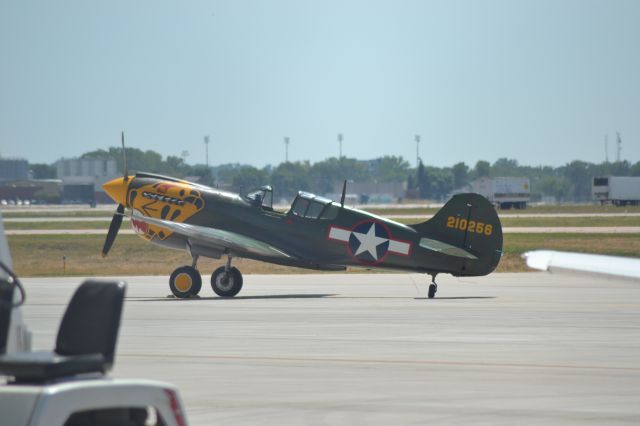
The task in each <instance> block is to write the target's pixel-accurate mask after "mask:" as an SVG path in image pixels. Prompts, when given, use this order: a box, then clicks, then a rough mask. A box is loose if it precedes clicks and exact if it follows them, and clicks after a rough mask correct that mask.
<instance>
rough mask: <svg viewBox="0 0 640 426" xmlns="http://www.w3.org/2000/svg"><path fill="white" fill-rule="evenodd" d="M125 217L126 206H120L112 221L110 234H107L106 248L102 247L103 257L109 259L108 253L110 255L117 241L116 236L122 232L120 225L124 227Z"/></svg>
mask: <svg viewBox="0 0 640 426" xmlns="http://www.w3.org/2000/svg"><path fill="white" fill-rule="evenodd" d="M123 215H124V206H123V205H122V204H118V208H117V210H116V213H115V214H114V215H113V219H111V224H110V225H109V232H107V238H106V239H105V240H104V247H102V257H107V253H109V250H110V249H111V246H112V245H113V242H114V241H115V240H116V235H118V231H119V230H120V225H122V216H123Z"/></svg>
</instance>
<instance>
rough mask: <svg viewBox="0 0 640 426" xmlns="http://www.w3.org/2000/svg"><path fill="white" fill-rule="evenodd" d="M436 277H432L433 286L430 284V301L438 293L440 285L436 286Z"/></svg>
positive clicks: (434, 275)
mask: <svg viewBox="0 0 640 426" xmlns="http://www.w3.org/2000/svg"><path fill="white" fill-rule="evenodd" d="M436 275H438V274H433V275H431V284H429V293H428V296H429V299H433V298H434V297H435V296H436V292H437V291H438V284H436Z"/></svg>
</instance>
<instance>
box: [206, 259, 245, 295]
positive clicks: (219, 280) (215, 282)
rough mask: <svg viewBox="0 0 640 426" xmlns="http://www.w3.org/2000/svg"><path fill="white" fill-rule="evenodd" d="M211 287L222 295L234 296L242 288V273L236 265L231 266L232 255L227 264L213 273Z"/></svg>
mask: <svg viewBox="0 0 640 426" xmlns="http://www.w3.org/2000/svg"><path fill="white" fill-rule="evenodd" d="M211 288H212V289H213V291H214V292H215V293H216V294H217V295H218V296H221V297H233V296H235V295H236V294H238V293H239V292H240V290H242V274H241V273H240V271H239V270H238V268H236V267H231V256H229V257H228V258H227V264H226V265H225V266H221V267H219V268H218V269H216V270H215V271H213V274H211Z"/></svg>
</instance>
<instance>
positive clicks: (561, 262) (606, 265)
mask: <svg viewBox="0 0 640 426" xmlns="http://www.w3.org/2000/svg"><path fill="white" fill-rule="evenodd" d="M522 257H524V258H525V259H526V260H527V266H528V267H530V268H532V269H538V270H541V271H549V272H575V273H582V274H593V275H601V276H602V275H604V276H610V277H616V278H624V279H631V280H635V281H640V259H635V258H630V257H618V256H605V255H600V254H584V253H571V252H564V251H553V250H535V251H529V252H526V253H524V254H523V255H522Z"/></svg>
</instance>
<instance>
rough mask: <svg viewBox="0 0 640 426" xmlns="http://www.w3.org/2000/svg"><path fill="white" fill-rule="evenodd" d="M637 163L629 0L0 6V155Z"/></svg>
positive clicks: (635, 5)
mask: <svg viewBox="0 0 640 426" xmlns="http://www.w3.org/2000/svg"><path fill="white" fill-rule="evenodd" d="M121 129H124V130H125V132H126V136H127V144H128V146H132V147H137V148H141V149H153V150H156V151H158V152H160V153H161V154H163V155H180V153H181V152H182V151H183V150H187V151H189V153H190V155H189V157H188V158H187V162H189V163H195V162H200V163H204V161H205V160H204V151H205V150H204V143H203V136H204V135H206V134H209V135H211V143H210V145H209V146H210V154H209V158H210V162H211V164H219V163H229V162H241V163H251V164H254V165H258V166H262V165H265V164H269V163H271V164H277V163H279V162H280V161H282V160H284V144H283V137H284V136H289V137H290V138H291V145H290V149H289V158H290V159H291V160H311V161H318V160H322V159H325V158H327V157H330V156H337V154H338V142H337V141H336V135H337V133H339V132H341V133H343V134H344V148H343V153H344V155H347V156H351V157H358V158H361V159H369V158H374V157H378V156H381V155H385V154H389V155H402V156H403V157H405V158H406V159H409V160H410V161H411V163H412V164H415V148H416V145H415V142H414V134H416V133H419V134H420V135H421V136H422V143H421V156H422V158H423V160H424V161H425V163H427V164H432V165H437V166H444V165H452V164H454V163H455V162H458V161H465V162H467V163H468V164H475V162H476V161H477V160H479V159H484V160H488V161H491V162H493V161H495V160H496V159H497V158H499V157H510V158H515V159H517V160H518V161H519V162H520V163H522V164H529V165H538V164H549V165H561V164H564V163H566V162H568V161H571V160H573V159H582V160H586V161H593V162H600V161H603V160H604V135H605V133H608V134H609V151H610V158H611V159H614V158H615V149H614V148H615V131H616V130H619V131H620V132H621V134H622V139H623V150H622V157H623V159H627V160H630V161H632V162H636V161H639V160H640V1H637V0H631V1H621V0H608V1H588V0H577V1H559V0H550V1H543V0H535V1H514V0H506V1H477V0H472V1H444V0H443V1H426V0H425V1H402V0H397V1H370V0H367V1H346V0H343V1H328V0H323V1H300V0H297V1H296V0H292V1H267V0H256V1H238V0H231V1H186V2H185V1H158V0H154V1H132V0H128V1H108V2H90V1H86V0H78V1H67V0H56V1H44V0H43V1H32V0H16V1H8V0H0V155H2V156H5V157H7V156H8V157H24V158H27V159H28V160H29V161H31V162H53V161H55V160H56V159H58V158H60V157H62V156H65V157H71V156H77V155H79V154H81V153H83V152H86V151H89V150H93V149H97V148H106V147H108V146H113V145H117V144H119V137H120V136H119V133H120V130H121Z"/></svg>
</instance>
